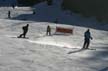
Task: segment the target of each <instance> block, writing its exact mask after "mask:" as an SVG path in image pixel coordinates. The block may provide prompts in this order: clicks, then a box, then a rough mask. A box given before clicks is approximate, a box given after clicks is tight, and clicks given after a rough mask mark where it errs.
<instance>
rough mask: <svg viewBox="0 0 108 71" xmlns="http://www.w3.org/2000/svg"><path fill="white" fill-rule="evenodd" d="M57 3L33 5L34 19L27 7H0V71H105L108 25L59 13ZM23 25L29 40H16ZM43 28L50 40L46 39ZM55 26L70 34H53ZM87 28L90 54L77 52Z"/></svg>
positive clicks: (79, 16) (107, 54)
mask: <svg viewBox="0 0 108 71" xmlns="http://www.w3.org/2000/svg"><path fill="white" fill-rule="evenodd" d="M0 1H1V0H0ZM6 1H7V0H6ZM9 1H11V0H9ZM61 2H62V0H53V5H52V6H48V5H47V4H46V2H43V3H40V4H38V5H35V6H34V8H33V9H35V11H36V14H35V15H33V14H32V10H33V9H32V8H30V7H16V8H15V9H13V8H11V7H0V18H1V19H0V71H108V24H107V23H105V22H104V23H99V22H97V21H96V20H95V18H92V17H89V18H85V17H83V16H82V15H79V14H75V13H71V12H69V11H62V10H61V8H60V4H61ZM2 4H3V3H2ZM4 4H5V3H4ZM9 10H10V11H11V18H10V19H8V15H7V14H8V11H9ZM56 19H58V23H57V24H56V23H54V21H55V20H56ZM21 20H26V21H21ZM26 24H29V25H30V26H29V31H28V33H27V37H28V38H29V39H23V38H22V39H21V38H16V37H17V36H18V35H20V34H21V33H22V26H24V25H26ZM66 24H67V25H66ZM69 24H70V25H69ZM47 25H50V26H51V32H52V36H46V27H47ZM56 26H60V27H65V28H73V34H63V33H62V34H55V30H56ZM88 28H90V32H91V35H92V37H93V40H91V44H90V48H91V50H90V49H89V50H81V48H82V46H83V42H84V32H85V31H86V30H87V29H88ZM69 53H70V54H69Z"/></svg>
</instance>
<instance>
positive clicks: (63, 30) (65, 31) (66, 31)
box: [56, 27, 73, 34]
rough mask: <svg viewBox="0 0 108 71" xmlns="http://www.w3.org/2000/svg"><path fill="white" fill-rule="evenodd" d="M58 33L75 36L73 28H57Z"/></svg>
mask: <svg viewBox="0 0 108 71" xmlns="http://www.w3.org/2000/svg"><path fill="white" fill-rule="evenodd" d="M56 32H61V33H70V34H73V28H64V27H56Z"/></svg>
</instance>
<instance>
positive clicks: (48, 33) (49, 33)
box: [46, 25, 51, 36]
mask: <svg viewBox="0 0 108 71" xmlns="http://www.w3.org/2000/svg"><path fill="white" fill-rule="evenodd" d="M46 35H49V36H51V27H50V26H49V25H48V26H47V31H46Z"/></svg>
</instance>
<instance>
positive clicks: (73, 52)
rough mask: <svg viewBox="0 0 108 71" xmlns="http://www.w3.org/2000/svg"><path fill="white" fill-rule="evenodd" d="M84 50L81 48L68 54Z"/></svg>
mask: <svg viewBox="0 0 108 71" xmlns="http://www.w3.org/2000/svg"><path fill="white" fill-rule="evenodd" d="M84 50H86V49H83V48H81V49H78V50H76V51H70V52H68V54H71V53H77V52H81V51H84Z"/></svg>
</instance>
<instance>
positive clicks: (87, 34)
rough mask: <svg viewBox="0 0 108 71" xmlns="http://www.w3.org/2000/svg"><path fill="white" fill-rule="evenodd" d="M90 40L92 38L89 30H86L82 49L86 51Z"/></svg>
mask: <svg viewBox="0 0 108 71" xmlns="http://www.w3.org/2000/svg"><path fill="white" fill-rule="evenodd" d="M90 39H91V40H92V39H93V38H92V37H91V33H90V30H89V29H88V30H87V31H86V32H85V33H84V44H83V48H84V49H88V47H89V44H90Z"/></svg>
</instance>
